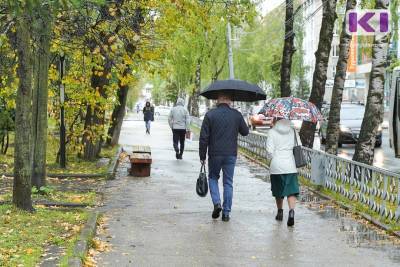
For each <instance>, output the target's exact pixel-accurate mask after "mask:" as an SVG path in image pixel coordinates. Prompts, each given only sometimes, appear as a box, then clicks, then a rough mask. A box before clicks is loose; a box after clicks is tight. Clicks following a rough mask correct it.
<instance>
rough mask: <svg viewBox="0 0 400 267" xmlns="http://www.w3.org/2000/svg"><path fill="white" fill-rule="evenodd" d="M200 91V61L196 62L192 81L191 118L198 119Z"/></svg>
mask: <svg viewBox="0 0 400 267" xmlns="http://www.w3.org/2000/svg"><path fill="white" fill-rule="evenodd" d="M200 91H201V59H198V60H197V65H196V74H195V80H194V91H193V96H192V101H191V104H192V109H191V110H192V112H191V114H192V116H194V117H199V93H200Z"/></svg>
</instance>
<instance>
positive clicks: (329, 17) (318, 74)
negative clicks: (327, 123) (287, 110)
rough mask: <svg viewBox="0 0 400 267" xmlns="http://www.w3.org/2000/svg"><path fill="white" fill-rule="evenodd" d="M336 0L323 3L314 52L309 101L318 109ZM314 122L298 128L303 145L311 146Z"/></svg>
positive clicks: (322, 95) (322, 90) (320, 102)
mask: <svg viewBox="0 0 400 267" xmlns="http://www.w3.org/2000/svg"><path fill="white" fill-rule="evenodd" d="M336 3H337V0H327V1H325V2H324V3H323V17H322V25H321V31H320V34H319V44H318V50H317V52H316V53H315V59H316V61H315V70H314V76H313V84H312V90H311V95H310V98H309V101H310V102H311V103H314V104H315V105H316V106H317V107H318V108H319V109H321V107H322V101H323V99H324V94H325V85H326V79H327V69H328V62H329V55H330V52H331V45H332V39H333V29H334V27H335V21H336V18H337V15H336ZM315 129H316V124H314V123H311V122H303V124H302V126H301V130H300V137H301V142H302V144H303V146H306V147H310V148H312V147H313V144H314V135H315Z"/></svg>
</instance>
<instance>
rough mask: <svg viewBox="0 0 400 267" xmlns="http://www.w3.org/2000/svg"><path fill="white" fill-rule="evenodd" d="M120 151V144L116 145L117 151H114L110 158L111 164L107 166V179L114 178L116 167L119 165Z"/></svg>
mask: <svg viewBox="0 0 400 267" xmlns="http://www.w3.org/2000/svg"><path fill="white" fill-rule="evenodd" d="M121 152H122V149H121V147H120V146H118V149H117V153H115V156H114V158H113V160H112V163H111V166H110V167H109V168H108V172H107V180H114V179H115V174H116V172H117V168H118V165H119V156H120V154H121Z"/></svg>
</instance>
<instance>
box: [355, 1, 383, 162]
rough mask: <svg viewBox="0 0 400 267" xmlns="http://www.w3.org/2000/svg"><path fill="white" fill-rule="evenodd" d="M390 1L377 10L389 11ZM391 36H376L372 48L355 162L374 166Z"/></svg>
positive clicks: (381, 4) (381, 2)
mask: <svg viewBox="0 0 400 267" xmlns="http://www.w3.org/2000/svg"><path fill="white" fill-rule="evenodd" d="M388 7H389V0H377V1H376V9H388ZM388 43H389V34H388V33H387V34H385V33H383V34H380V35H376V36H375V39H374V45H373V48H372V71H371V76H370V84H369V90H368V97H367V104H366V107H365V114H364V119H363V122H362V125H361V132H360V137H359V140H358V143H357V146H356V150H355V153H354V156H353V160H355V161H359V162H362V163H365V164H369V165H372V164H373V162H374V148H375V142H376V135H377V133H378V128H379V125H380V124H381V123H382V121H383V113H384V111H383V97H384V83H385V69H386V66H385V65H386V59H387V51H388Z"/></svg>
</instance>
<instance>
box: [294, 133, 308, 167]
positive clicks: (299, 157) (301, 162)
mask: <svg viewBox="0 0 400 267" xmlns="http://www.w3.org/2000/svg"><path fill="white" fill-rule="evenodd" d="M293 133H294V144H295V146H294V147H293V156H294V161H295V163H296V168H301V167H304V166H306V165H307V161H306V159H305V157H304V154H303V150H302V149H301V146H299V143H298V142H297V135H296V131H295V130H294V129H293Z"/></svg>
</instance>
